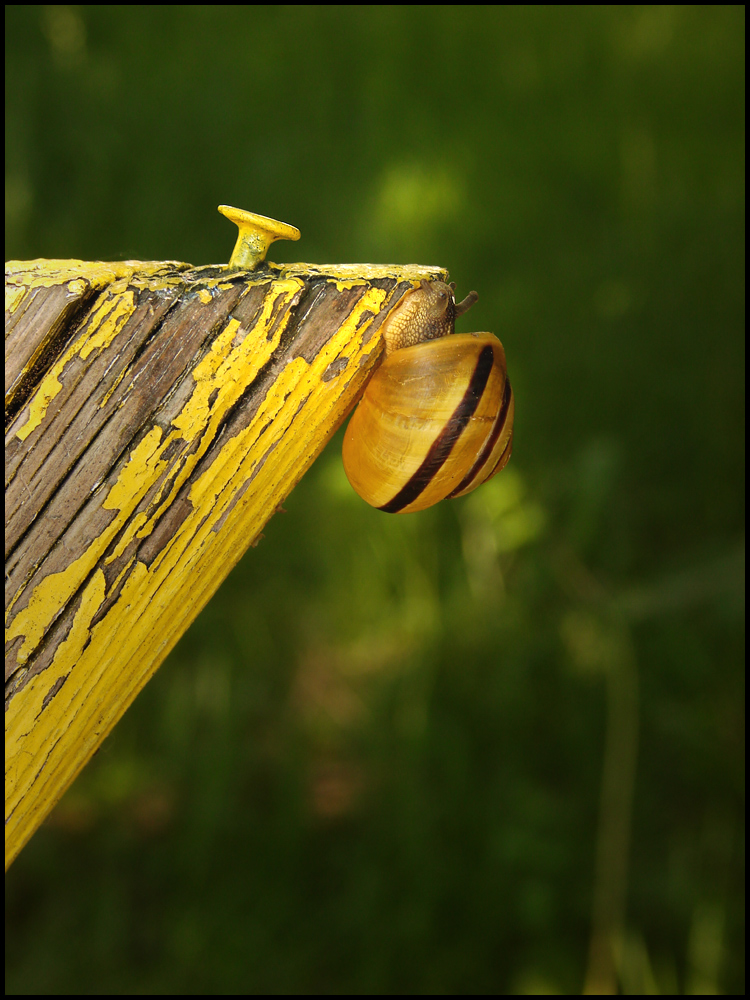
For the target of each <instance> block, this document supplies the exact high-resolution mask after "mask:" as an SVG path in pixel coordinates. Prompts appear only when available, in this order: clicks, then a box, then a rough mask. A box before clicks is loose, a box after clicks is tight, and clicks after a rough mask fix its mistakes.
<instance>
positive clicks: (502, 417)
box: [446, 378, 513, 499]
mask: <svg viewBox="0 0 750 1000" xmlns="http://www.w3.org/2000/svg"><path fill="white" fill-rule="evenodd" d="M511 399H512V393H511V390H510V379H509V378H506V379H505V391H504V392H503V402H502V406H501V407H500V411H499V413H498V415H497V417H495V423H494V424H493V425H492V432H491V433H490V436H489V437H488V438H487V440H486V441H485V444H484V447H483V448H482V450H481V451H480V453H479V455H478V456H477V460H476V462H475V463H474V464H473V465H472V467H471V468H470V469H469V471H468V472H467V473H466V475H465V476H464V478H463V479H462V480H461V482H460V483H459V484H458V486H457V487H456V488H455V490H453V492H452V493H449V494H448V496H447V497H446V499H450V498H451V497H455V496H458V494H459V493H461V492H463V490H465V489H466V487H467V486H468V485H469V483H470V482H471V481H472V479H474V478H475V477H476V476H477V475H478V474H479V472H480V470H481V468H482V466H483V465H484V464H485V462H487V460H488V459H489V457H490V455H491V454H492V451H493V449H494V447H495V445H496V444H497V439H498V438H499V437H500V435H501V434H502V432H503V430H504V429H505V421H506V420H507V418H508V409H509V407H510V401H511ZM512 440H513V438H512V436H511V439H510V440H509V441H508V443H507V444H506V446H505V447H504V448H503V451H502V454H501V455H500V458H499V459H498V460H497V462H496V463H495V466H494V468H493V469H492V472H490V474H489V475H487V476H485V477H484V482H486V481H487V480H488V479H489V478H490V476H492V475H493V474H494V472H495V469H497V468H499V467H500V466H501V464H502V463H503V461H504V460H505V458H506V456H507V455H508V449H509V448H510V446H511V443H512Z"/></svg>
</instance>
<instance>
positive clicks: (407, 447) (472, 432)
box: [343, 282, 514, 513]
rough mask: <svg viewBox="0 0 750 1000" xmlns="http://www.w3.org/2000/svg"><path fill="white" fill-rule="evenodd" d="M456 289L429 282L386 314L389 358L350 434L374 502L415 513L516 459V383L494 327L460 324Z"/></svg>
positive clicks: (363, 487) (353, 479)
mask: <svg viewBox="0 0 750 1000" xmlns="http://www.w3.org/2000/svg"><path fill="white" fill-rule="evenodd" d="M475 298H476V293H472V294H471V295H470V296H467V298H466V299H465V300H464V302H462V303H460V304H459V305H456V303H455V301H454V298H453V291H452V288H451V287H450V286H448V285H446V284H444V283H443V282H422V283H421V285H420V286H418V287H417V288H415V289H414V290H412V291H411V292H409V293H407V295H406V296H404V298H403V299H402V300H401V302H400V303H399V305H398V306H397V307H396V309H395V310H394V311H393V313H391V315H390V316H389V318H388V320H387V321H386V324H385V327H384V330H383V337H384V340H385V344H386V357H385V359H384V361H383V362H382V364H381V365H380V367H379V368H378V369H377V370H376V371H375V373H374V375H373V376H372V378H371V379H370V381H369V383H368V384H367V387H366V389H365V392H364V395H363V396H362V399H361V400H360V402H359V405H358V407H357V409H356V410H355V412H354V414H353V415H352V417H351V419H350V421H349V426H348V427H347V429H346V434H345V435H344V447H343V460H344V470H345V472H346V475H347V477H348V479H349V482H350V483H351V485H352V487H353V488H354V490H355V491H356V492H357V493H358V494H359V495H360V496H361V497H362V499H363V500H366V501H367V503H369V504H371V505H372V506H373V507H378V508H379V509H380V510H384V511H387V512H389V513H409V512H412V511H418V510H424V509H425V508H426V507H431V506H432V505H433V504H435V503H438V501H440V500H443V499H445V498H446V497H457V496H462V495H463V494H464V493H469V492H471V490H473V489H476V487H477V486H479V485H480V484H481V483H483V482H486V481H487V480H488V479H489V478H490V477H491V476H493V475H495V473H497V472H499V471H500V470H501V469H502V468H503V467H504V466H505V465H506V463H507V462H508V459H509V458H510V453H511V447H512V439H513V412H514V405H513V392H512V389H511V386H510V381H509V380H508V377H507V372H506V365H505V352H504V350H503V346H502V344H501V343H500V341H499V340H498V339H497V337H495V336H494V335H493V334H491V333H461V334H457V333H454V332H453V330H454V322H455V316H456V315H460V313H461V312H464V311H465V310H466V309H468V307H469V306H470V305H471V304H472V302H473V301H474V299H475Z"/></svg>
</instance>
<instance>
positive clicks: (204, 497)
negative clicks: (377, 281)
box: [6, 262, 445, 863]
mask: <svg viewBox="0 0 750 1000" xmlns="http://www.w3.org/2000/svg"><path fill="white" fill-rule="evenodd" d="M57 263H60V262H57ZM63 263H64V262H63ZM68 263H69V262H68ZM131 263H132V262H131ZM161 266H162V267H164V265H163V264H162V265H161ZM183 266H184V265H183ZM295 268H296V270H295ZM333 270H334V268H333V267H330V268H326V267H321V268H317V269H316V268H312V267H310V266H309V265H304V266H303V265H288V266H287V265H285V266H284V267H283V268H276V269H275V271H274V270H273V265H271V266H270V271H271V273H270V275H269V273H268V272H264V274H263V275H249V276H248V277H247V279H246V280H245V282H244V283H245V284H246V285H247V286H251V285H253V284H259V283H262V284H265V285H267V286H268V290H267V291H266V293H265V298H264V301H263V304H262V307H261V310H260V313H259V314H258V316H257V317H256V319H255V320H254V321H253V326H252V330H249V331H248V332H247V334H246V335H245V336H244V337H242V339H240V338H239V337H238V336H237V334H238V332H239V330H240V323H239V322H238V320H237V319H235V318H230V319H229V320H228V321H227V323H226V324H225V326H224V328H223V330H222V331H221V332H220V334H219V335H218V336H217V337H216V338H215V339H214V341H213V343H212V345H211V348H210V350H209V351H208V352H207V354H206V355H205V357H203V358H202V359H201V361H200V363H198V364H197V365H196V367H195V369H194V371H193V375H192V378H193V383H194V384H193V386H192V388H191V391H190V393H189V394H188V396H187V398H186V399H185V402H184V403H183V405H182V408H181V410H180V412H179V413H178V414H177V415H176V416H175V417H174V418H173V421H172V425H171V426H170V428H168V429H167V430H166V431H164V432H163V431H162V429H161V428H160V427H158V426H156V425H154V426H152V427H151V428H150V430H148V433H146V434H145V436H144V437H143V438H141V439H140V440H139V441H138V443H137V445H136V446H135V447H134V448H133V449H132V451H131V452H130V454H129V456H128V457H127V459H126V461H125V462H124V464H123V465H122V467H121V469H120V471H119V474H118V476H117V480H116V482H115V483H114V484H113V485H112V486H111V487H110V489H109V492H108V493H107V495H106V497H105V498H104V501H103V504H102V506H103V507H104V509H106V510H110V511H114V512H115V516H114V517H113V520H112V522H111V523H110V524H109V525H108V526H107V528H106V529H105V530H104V531H102V532H101V533H100V535H99V536H98V537H96V538H94V539H92V540H91V542H90V543H89V546H88V548H87V550H86V552H85V553H84V555H82V556H81V557H80V558H79V559H77V560H75V562H74V563H72V564H71V565H70V566H68V567H67V568H66V569H65V570H64V571H62V572H61V573H58V574H54V575H52V576H47V577H46V578H44V579H43V580H42V581H41V582H40V583H39V584H37V586H36V588H35V589H34V592H33V593H32V595H31V598H30V599H29V603H28V605H27V606H26V607H25V608H24V609H23V610H22V611H20V612H19V613H18V614H17V615H16V616H15V618H13V620H12V621H11V622H10V624H9V630H8V637H9V638H11V639H12V638H15V637H16V636H22V637H23V639H24V641H23V644H22V647H21V654H22V655H21V654H19V663H22V662H25V661H26V659H28V657H29V655H30V653H31V652H32V651H33V649H34V648H36V645H37V644H38V642H39V641H40V640H41V638H42V636H43V635H44V633H45V631H46V630H47V628H49V625H50V624H51V623H52V622H53V621H54V619H55V617H56V616H57V615H58V614H59V613H60V611H61V610H62V609H63V608H64V607H65V605H66V604H67V603H68V602H69V601H70V600H71V599H72V598H73V597H74V595H75V594H76V593H77V592H78V591H79V590H81V591H82V596H81V605H80V607H79V609H78V611H77V612H76V614H75V616H74V620H73V624H72V627H71V630H70V632H69V634H68V636H67V637H66V639H65V641H64V642H62V643H61V644H60V646H59V648H58V650H57V653H56V655H55V658H54V661H53V663H52V665H51V666H50V667H48V668H47V669H46V670H44V671H43V672H42V673H41V674H39V675H38V676H36V677H33V678H32V679H31V680H30V681H28V683H26V684H25V686H23V687H20V688H19V689H18V690H17V691H16V693H15V694H14V696H13V698H11V700H10V707H9V711H8V714H7V716H6V740H7V744H6V754H7V755H6V768H7V770H6V786H7V790H8V799H7V803H8V805H7V807H6V809H7V811H6V817H7V825H6V863H9V861H10V860H12V858H13V857H14V856H15V854H16V853H17V852H18V851H19V850H20V848H21V847H22V846H23V844H24V843H25V842H26V840H28V838H29V837H30V836H31V834H32V833H33V831H34V829H35V828H36V827H37V826H38V824H39V822H40V821H41V819H42V818H43V817H44V816H45V815H46V814H47V813H48V812H49V810H50V808H51V807H52V805H54V803H55V802H56V801H57V800H58V799H59V797H60V796H61V795H62V793H63V792H64V791H65V789H66V788H67V787H68V785H69V784H70V782H71V781H72V780H73V779H74V777H75V776H76V774H77V773H78V772H79V771H80V769H81V768H82V767H83V766H84V764H85V763H86V761H87V760H88V759H89V757H90V756H91V754H92V753H93V752H94V750H95V749H96V748H97V746H98V745H99V744H100V742H101V740H102V739H103V738H104V736H105V735H106V734H107V733H108V732H109V731H110V730H111V728H112V727H113V726H114V725H115V724H116V722H117V721H118V719H119V718H120V717H121V715H122V714H123V712H124V711H125V710H126V708H127V707H128V705H129V704H130V703H131V702H132V700H133V698H134V697H135V696H136V695H137V693H138V691H140V690H141V688H142V687H143V685H144V684H145V683H146V681H147V680H148V679H149V677H150V676H151V675H152V674H153V672H154V671H155V670H156V668H157V667H158V665H159V664H160V663H161V662H162V660H163V658H164V657H165V656H166V654H167V652H168V651H169V650H170V649H171V648H172V646H173V645H174V644H175V642H176V641H177V639H179V637H180V636H181V635H182V634H183V633H184V631H185V629H186V628H187V626H188V625H189V624H190V622H191V621H192V620H193V619H194V618H195V616H196V614H197V613H198V611H199V610H200V609H201V608H202V607H203V606H204V605H205V603H206V602H207V601H208V599H209V598H210V596H211V595H212V594H213V593H214V591H215V590H216V589H217V587H218V586H219V585H220V584H221V582H222V581H223V580H224V578H225V577H226V575H227V574H228V572H229V571H230V569H231V568H232V567H233V566H234V565H235V563H236V562H237V561H238V560H239V558H240V556H241V555H242V554H243V553H244V551H245V550H246V549H247V547H248V545H249V543H250V541H251V540H252V539H254V538H256V537H257V536H258V535H259V533H260V532H261V531H262V529H263V527H264V525H265V523H266V521H267V520H268V518H269V517H270V516H271V515H272V513H273V511H274V510H275V509H276V506H277V504H279V503H281V502H282V500H283V499H284V498H285V497H286V496H287V495H288V493H289V492H290V490H291V489H292V488H293V487H294V485H295V484H296V483H297V482H298V480H299V479H300V478H301V476H302V475H303V474H304V472H305V470H306V469H307V468H308V467H309V465H310V464H311V463H312V461H313V460H314V458H315V457H316V456H317V454H319V452H320V451H321V450H322V448H323V447H324V446H325V443H326V442H327V440H328V438H329V437H330V436H331V434H332V433H333V432H334V430H335V428H336V427H337V426H338V424H339V423H340V421H341V419H342V418H343V416H344V414H345V413H346V412H347V410H348V409H349V408H350V406H351V405H352V404H353V402H354V400H355V398H356V395H357V393H358V391H359V390H360V389H361V386H362V385H363V383H364V381H365V379H366V377H367V374H368V371H369V368H370V367H372V365H373V364H374V363H375V361H376V359H377V356H378V351H377V350H376V347H377V342H376V341H371V342H370V343H366V340H367V337H368V334H369V329H370V326H371V324H372V322H373V321H374V319H375V317H376V316H377V315H378V313H379V312H380V310H381V309H382V307H383V304H384V302H385V299H386V297H387V294H388V293H387V292H385V291H384V290H382V289H379V288H371V287H367V288H366V290H365V292H364V294H363V295H362V296H361V298H360V299H359V301H358V302H357V304H356V306H355V307H354V309H353V310H352V312H351V313H350V315H349V316H348V317H347V319H346V320H345V321H344V322H343V323H342V325H341V327H340V328H339V329H338V330H337V331H336V332H335V334H334V335H333V336H332V337H331V339H330V341H329V342H328V343H327V344H325V345H324V347H323V348H322V349H321V350H320V351H319V353H318V354H317V355H316V356H315V357H314V358H313V360H312V362H311V363H309V362H308V361H306V360H305V359H304V358H303V357H297V358H294V359H292V360H291V361H289V363H288V364H287V365H286V366H285V368H284V369H283V371H281V372H280V373H279V375H278V377H277V378H276V379H275V381H273V382H272V383H270V385H269V388H268V391H267V394H266V396H265V398H263V399H261V400H260V401H259V403H258V408H257V411H256V412H255V413H254V415H253V417H252V419H251V421H250V423H249V424H248V425H247V426H246V427H244V428H242V430H240V431H239V432H238V433H236V434H235V435H234V436H232V437H227V438H226V439H225V440H222V443H221V447H220V448H219V449H218V454H217V455H216V457H215V458H213V460H212V461H211V463H210V465H209V466H208V467H207V468H206V469H205V471H203V472H202V473H201V475H200V476H199V477H198V478H197V479H196V480H195V482H194V483H192V485H191V488H190V491H189V500H190V506H189V509H188V511H187V513H186V515H185V516H184V518H183V519H182V520H181V522H180V524H179V526H178V527H177V528H176V529H175V531H174V535H173V536H172V537H171V538H169V539H168V541H167V542H166V543H165V544H164V547H163V548H162V549H161V550H160V551H159V552H157V553H156V554H155V555H154V557H153V559H152V560H151V562H150V564H149V566H146V565H145V564H144V563H142V562H140V561H138V559H137V557H135V556H134V557H133V558H131V559H128V561H127V563H126V564H125V565H124V566H122V567H121V568H120V570H119V572H118V576H117V580H116V581H110V583H109V584H107V583H106V580H105V576H104V574H103V573H102V570H101V568H99V566H100V563H101V561H102V560H103V559H104V556H105V553H107V550H108V549H109V547H110V546H113V547H112V551H111V552H110V553H109V555H107V558H106V561H107V563H112V562H113V561H114V560H116V559H119V558H121V557H122V556H123V554H124V553H125V552H126V550H127V547H128V545H129V544H130V543H131V542H132V540H133V539H135V538H144V537H146V536H147V535H148V534H149V533H150V532H151V531H153V529H154V527H155V525H156V524H157V522H158V520H159V518H160V517H161V516H162V513H163V512H164V511H165V510H166V509H167V508H168V506H169V504H170V503H171V502H172V501H173V499H174V497H175V496H176V493H177V491H178V490H179V489H180V488H181V487H182V485H183V484H184V483H185V482H186V481H188V480H189V477H190V475H191V474H193V472H194V470H195V468H196V465H197V463H198V462H199V461H200V459H201V457H202V456H204V455H205V453H206V451H207V449H208V448H209V447H211V445H212V444H213V443H214V442H215V441H216V433H217V430H218V428H219V426H220V425H221V423H222V421H223V420H224V419H225V417H226V415H227V413H228V412H230V411H231V409H232V408H233V407H234V406H235V405H236V403H237V401H238V400H239V399H240V397H241V396H242V394H243V393H244V392H245V391H246V390H247V387H248V386H249V385H250V384H251V383H252V382H253V380H254V379H255V378H256V377H257V375H258V373H259V371H260V370H261V368H262V367H263V366H264V365H265V364H266V363H267V362H268V360H269V359H270V358H271V356H272V355H273V353H274V351H275V350H276V349H277V347H278V344H279V341H280V338H281V337H282V336H283V333H284V331H285V329H286V328H287V325H288V322H289V320H290V313H289V311H288V308H287V307H288V306H289V304H290V303H291V302H292V301H293V300H294V297H295V296H296V295H297V293H298V292H299V290H300V289H301V288H302V287H303V280H304V278H305V277H307V278H308V279H309V276H310V273H311V272H312V273H320V274H321V276H323V275H326V276H328V275H330V276H331V280H333V281H336V282H337V283H341V284H340V285H339V287H340V288H349V287H355V286H356V285H357V284H363V283H364V279H363V275H362V273H361V272H362V270H363V269H361V268H360V269H359V271H360V273H359V276H357V274H355V273H354V271H355V270H356V267H353V268H352V269H348V268H346V267H345V266H342V267H340V268H339V269H338V270H339V273H338V275H333V274H332V271H333ZM431 270H432V271H436V272H437V271H438V270H439V269H427V268H415V269H414V271H415V272H418V277H416V278H413V279H412V278H410V277H406V272H407V271H409V269H399V268H375V269H374V271H375V274H374V275H373V274H372V271H373V269H370V273H369V274H368V277H370V276H375V277H384V276H388V277H396V278H399V279H400V280H418V279H419V278H424V277H427V276H428V274H429V273H430V271H431ZM303 272H304V273H303ZM344 272H346V273H344ZM440 274H441V275H443V276H444V274H445V272H443V271H442V270H440ZM122 276H123V275H119V276H118V277H122ZM357 277H359V280H357ZM87 280H88V275H87ZM129 280H130V281H131V287H132V284H134V283H135V278H133V277H132V276H131V278H129ZM144 280H148V276H146V278H145V279H144ZM155 280H158V282H159V283H160V287H163V282H162V278H161V277H158V278H157V279H155ZM218 280H219V279H217V285H216V287H226V286H228V287H234V286H233V284H232V283H228V282H226V280H225V279H221V280H222V281H223V285H220V284H218ZM188 284H189V282H188ZM207 284H210V283H209V282H206V281H205V280H204V285H207ZM209 299H210V296H209ZM201 301H203V302H206V301H207V300H206V298H205V297H204V296H203V295H201ZM280 311H281V315H282V318H281V320H280V321H279V319H278V317H279V315H280ZM274 324H276V325H275V328H274ZM358 324H361V325H359V326H358ZM272 328H273V335H272V338H271V340H270V341H269V340H268V339H267V338H268V334H269V332H270V331H271V329H272ZM113 335H115V334H113ZM99 336H100V337H101V336H102V333H101V331H99ZM109 342H111V341H109ZM83 349H84V344H83V343H80V344H79V345H78V348H77V350H78V353H79V354H80V353H81V351H82V350H83ZM88 349H89V350H94V349H96V346H91V347H89V348H88ZM344 356H345V357H347V358H348V359H349V360H350V363H349V365H348V366H347V368H346V372H345V373H342V376H341V377H340V378H339V379H335V380H330V381H328V382H324V381H323V374H324V373H325V372H326V370H327V369H328V366H329V365H330V364H331V362H332V361H334V360H336V359H337V358H341V357H344ZM58 380H59V378H58ZM178 439H179V440H184V441H185V442H186V446H185V447H180V448H177V449H176V450H174V454H173V457H172V458H170V459H168V460H167V459H165V458H163V456H164V455H165V454H166V453H167V451H166V450H167V449H170V452H172V450H173V449H174V442H175V440H178ZM160 478H161V479H162V480H163V481H162V482H161V484H159V481H160ZM157 484H159V485H158V487H157V489H155V490H154V487H155V486H157ZM149 491H153V495H152V494H150V493H149ZM147 495H148V496H149V500H148V506H147V507H146V508H145V509H143V510H138V509H137V508H138V505H139V504H141V503H142V501H143V499H144V497H146V496H147ZM136 511H137V513H136ZM119 586H121V588H122V589H121V590H120V592H119V594H118V593H117V589H116V588H117V587H119ZM107 593H109V594H110V595H113V596H114V594H117V597H116V599H114V600H112V603H111V606H107V607H106V611H104V612H102V611H101V609H102V604H103V602H104V601H105V600H106V598H107ZM97 614H101V615H102V617H101V619H100V620H99V621H97V622H96V624H93V623H94V619H95V617H96V616H97ZM63 678H65V681H64V683H63V684H62V686H61V687H60V688H59V690H57V691H55V685H56V684H58V683H60V681H61V680H62V679H63ZM45 700H46V704H45ZM42 706H44V707H43V708H42ZM53 748H54V750H53Z"/></svg>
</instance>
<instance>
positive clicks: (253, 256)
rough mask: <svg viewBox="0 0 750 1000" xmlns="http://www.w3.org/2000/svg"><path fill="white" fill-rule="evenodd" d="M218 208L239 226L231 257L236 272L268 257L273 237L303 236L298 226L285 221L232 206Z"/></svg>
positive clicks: (285, 238)
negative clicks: (278, 220)
mask: <svg viewBox="0 0 750 1000" xmlns="http://www.w3.org/2000/svg"><path fill="white" fill-rule="evenodd" d="M219 211H220V212H221V214H222V215H226V217H227V218H228V219H229V220H231V221H232V222H233V223H234V224H235V225H236V226H237V227H238V228H239V234H238V236H237V242H236V243H235V246H234V250H233V251H232V256H231V257H230V258H229V267H230V268H232V269H234V270H236V271H238V270H250V269H252V268H254V267H257V266H258V264H260V263H261V262H262V261H264V260H265V259H266V254H267V253H268V248H269V247H270V245H271V244H272V243H273V242H274V240H298V239H299V238H300V235H301V234H300V231H299V229H297V228H295V227H294V226H288V225H287V224H286V223H285V222H277V221H276V219H267V218H266V217H265V215H255V214H254V213H253V212H243V210H242V209H241V208H232V207H231V205H219Z"/></svg>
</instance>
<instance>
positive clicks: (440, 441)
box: [378, 345, 510, 514]
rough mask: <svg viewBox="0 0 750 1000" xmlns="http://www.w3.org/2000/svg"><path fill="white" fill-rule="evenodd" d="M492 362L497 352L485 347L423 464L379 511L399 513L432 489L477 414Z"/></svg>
mask: <svg viewBox="0 0 750 1000" xmlns="http://www.w3.org/2000/svg"><path fill="white" fill-rule="evenodd" d="M493 363H494V353H493V350H492V348H491V347H490V346H489V345H487V346H486V347H483V348H482V350H481V352H480V354H479V357H478V358H477V363H476V365H475V366H474V371H473V373H472V376H471V379H470V380H469V384H468V386H467V388H466V392H465V393H464V395H463V397H462V399H461V402H460V403H459V404H458V406H457V407H456V409H455V410H454V411H453V413H452V414H451V416H450V418H449V420H448V422H447V423H446V425H445V427H444V428H443V430H442V431H441V432H440V434H438V436H437V437H436V438H435V440H434V441H433V443H432V445H431V447H430V450H429V451H428V452H427V455H426V456H425V459H424V461H423V462H422V464H421V465H420V466H419V468H418V469H417V471H416V472H415V473H414V475H413V476H412V477H411V479H409V481H408V482H407V483H406V484H405V485H404V486H403V487H402V488H401V489H400V490H399V491H398V493H397V494H396V496H395V497H394V498H393V499H392V500H390V501H389V502H388V503H386V504H383V506H382V507H380V508H378V509H379V510H384V511H386V513H388V514H397V513H398V512H399V511H400V510H403V508H404V507H407V506H408V505H409V504H410V503H414V501H415V500H416V499H417V497H418V496H419V495H420V494H421V493H422V492H423V491H424V490H425V489H426V488H427V487H428V486H429V484H430V483H431V482H432V480H433V479H434V478H435V476H436V475H437V474H438V472H439V471H440V469H441V468H442V466H443V465H444V463H445V461H446V459H447V458H448V456H449V455H450V453H451V451H452V450H453V446H454V445H455V443H456V441H458V439H459V437H460V435H461V432H462V431H463V429H464V428H465V427H466V425H467V424H468V422H469V421H470V420H471V418H472V416H473V415H474V412H475V411H476V408H477V406H478V405H479V401H480V400H481V398H482V394H483V393H484V390H485V388H486V386H487V382H488V380H489V377H490V373H491V372H492V365H493ZM506 385H507V383H506ZM508 400H509V401H510V393H508ZM506 412H507V408H506Z"/></svg>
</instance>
